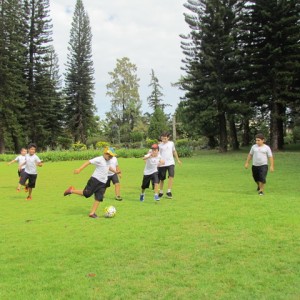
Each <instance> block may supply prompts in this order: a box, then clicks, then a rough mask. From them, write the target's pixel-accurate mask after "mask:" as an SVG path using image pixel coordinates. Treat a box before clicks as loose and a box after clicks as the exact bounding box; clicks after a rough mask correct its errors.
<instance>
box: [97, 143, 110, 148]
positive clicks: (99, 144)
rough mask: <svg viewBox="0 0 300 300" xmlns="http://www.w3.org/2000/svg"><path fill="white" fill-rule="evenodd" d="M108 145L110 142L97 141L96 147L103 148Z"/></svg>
mask: <svg viewBox="0 0 300 300" xmlns="http://www.w3.org/2000/svg"><path fill="white" fill-rule="evenodd" d="M108 146H109V143H108V142H97V143H96V149H103V148H105V147H108Z"/></svg>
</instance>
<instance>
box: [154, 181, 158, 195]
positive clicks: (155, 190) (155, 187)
mask: <svg viewBox="0 0 300 300" xmlns="http://www.w3.org/2000/svg"><path fill="white" fill-rule="evenodd" d="M154 193H155V194H158V183H155V184H154Z"/></svg>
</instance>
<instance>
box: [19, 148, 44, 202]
mask: <svg viewBox="0 0 300 300" xmlns="http://www.w3.org/2000/svg"><path fill="white" fill-rule="evenodd" d="M36 148H37V147H36V144H29V146H28V154H26V155H25V162H23V163H22V164H21V165H19V171H20V172H21V170H22V168H23V166H25V169H24V171H23V172H21V177H20V181H19V183H20V184H21V185H24V186H25V192H27V191H28V196H27V198H26V200H32V189H34V188H35V184H36V179H37V166H38V167H41V166H42V165H43V163H42V161H41V160H40V158H39V157H38V156H37V155H36V154H35V152H36ZM27 180H28V183H27V184H26V181H27Z"/></svg>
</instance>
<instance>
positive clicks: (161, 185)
mask: <svg viewBox="0 0 300 300" xmlns="http://www.w3.org/2000/svg"><path fill="white" fill-rule="evenodd" d="M159 186H160V190H161V191H163V190H164V180H161V181H160V183H159Z"/></svg>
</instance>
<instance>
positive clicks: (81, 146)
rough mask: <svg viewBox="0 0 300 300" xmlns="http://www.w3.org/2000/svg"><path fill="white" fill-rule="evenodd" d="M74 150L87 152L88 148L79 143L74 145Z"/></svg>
mask: <svg viewBox="0 0 300 300" xmlns="http://www.w3.org/2000/svg"><path fill="white" fill-rule="evenodd" d="M72 149H73V150H74V151H83V150H86V149H87V147H86V145H85V144H83V143H80V142H77V143H75V144H73V145H72Z"/></svg>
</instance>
